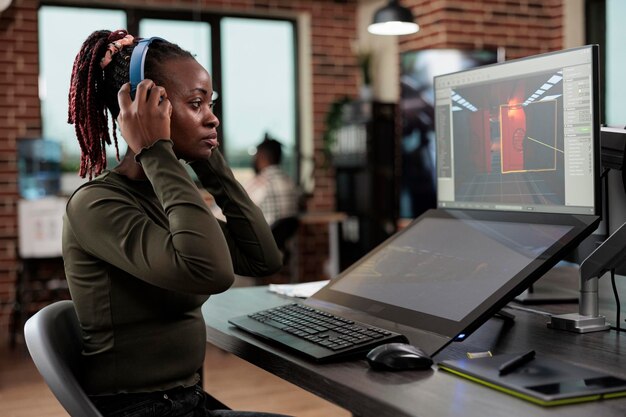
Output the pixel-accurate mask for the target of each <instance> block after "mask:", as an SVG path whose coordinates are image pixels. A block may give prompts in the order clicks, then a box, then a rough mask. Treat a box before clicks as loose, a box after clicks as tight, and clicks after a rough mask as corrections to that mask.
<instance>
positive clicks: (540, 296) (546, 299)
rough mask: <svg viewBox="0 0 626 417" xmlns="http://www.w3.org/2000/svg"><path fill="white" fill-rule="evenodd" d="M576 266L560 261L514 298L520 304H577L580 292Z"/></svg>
mask: <svg viewBox="0 0 626 417" xmlns="http://www.w3.org/2000/svg"><path fill="white" fill-rule="evenodd" d="M579 277H580V275H579V273H578V265H577V264H575V263H571V262H566V261H561V262H559V263H558V264H556V265H555V266H554V267H553V268H552V269H550V270H549V271H548V272H547V273H546V274H545V275H544V276H542V277H541V278H539V280H538V281H537V282H535V284H533V285H531V286H530V287H529V288H528V289H527V290H526V291H524V292H523V293H521V294H520V295H518V296H517V297H515V300H514V301H516V302H518V303H521V304H561V303H562V304H564V303H577V302H578V297H579V294H580V292H579V291H578V290H577V289H576V287H575V286H576V285H578V282H579V280H580V279H579Z"/></svg>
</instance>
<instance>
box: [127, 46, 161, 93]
mask: <svg viewBox="0 0 626 417" xmlns="http://www.w3.org/2000/svg"><path fill="white" fill-rule="evenodd" d="M157 40H158V41H164V42H167V41H166V40H165V39H163V38H159V37H158V36H153V37H151V38H146V39H142V40H140V41H139V42H138V43H137V46H135V49H133V53H132V55H131V56H130V68H129V73H130V74H129V75H130V77H129V78H130V98H131V99H133V100H134V99H135V93H136V92H137V84H139V83H140V82H141V80H143V79H144V65H145V62H146V54H147V53H148V47H149V46H150V44H151V43H152V42H153V41H157Z"/></svg>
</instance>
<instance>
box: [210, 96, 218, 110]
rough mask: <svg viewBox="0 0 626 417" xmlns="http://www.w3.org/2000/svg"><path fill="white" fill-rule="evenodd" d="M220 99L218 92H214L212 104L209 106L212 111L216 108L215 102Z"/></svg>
mask: <svg viewBox="0 0 626 417" xmlns="http://www.w3.org/2000/svg"><path fill="white" fill-rule="evenodd" d="M219 97H220V95H219V93H218V92H217V91H213V93H211V103H210V104H209V106H210V107H211V110H213V107H215V102H216V101H217V99H218V98H219Z"/></svg>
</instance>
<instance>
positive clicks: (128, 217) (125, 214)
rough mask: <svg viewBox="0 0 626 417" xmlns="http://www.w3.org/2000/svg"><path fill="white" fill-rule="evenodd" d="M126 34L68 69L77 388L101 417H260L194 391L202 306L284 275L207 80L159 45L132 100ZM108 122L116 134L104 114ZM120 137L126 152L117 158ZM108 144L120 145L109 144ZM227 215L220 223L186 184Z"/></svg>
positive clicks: (67, 243) (131, 42)
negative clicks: (237, 282)
mask: <svg viewBox="0 0 626 417" xmlns="http://www.w3.org/2000/svg"><path fill="white" fill-rule="evenodd" d="M136 45H137V40H136V39H134V38H133V37H132V36H130V35H129V34H128V33H127V32H126V31H115V32H110V31H104V30H102V31H96V32H94V33H92V34H91V35H90V36H89V37H88V38H87V39H86V41H85V42H84V43H83V45H82V48H81V49H80V51H79V53H78V55H77V56H76V60H75V62H74V67H73V70H72V78H71V83H70V84H71V87H70V93H69V122H70V123H73V124H74V125H75V128H76V136H77V138H78V142H79V143H80V147H81V165H80V172H79V174H80V175H81V176H83V177H85V176H87V175H88V176H89V179H90V181H89V182H87V183H86V184H84V185H83V186H81V187H80V188H79V189H78V190H76V191H75V192H74V194H73V195H72V196H71V198H70V199H69V202H68V204H67V211H66V215H65V218H64V229H63V257H64V262H65V270H66V275H67V280H68V283H69V286H70V291H71V295H72V299H73V301H74V305H75V308H76V312H77V314H78V318H79V321H80V324H81V328H82V331H83V344H84V348H83V358H84V366H83V369H84V375H83V377H82V385H83V387H84V389H85V390H86V392H87V393H88V394H89V395H90V397H91V399H92V400H93V402H94V403H95V404H96V406H97V407H98V408H99V409H100V410H101V412H102V414H103V415H105V416H122V415H123V416H189V417H191V416H231V417H232V416H257V415H258V416H261V415H268V414H263V413H251V412H237V411H231V410H219V411H216V410H211V409H210V408H211V406H210V405H209V400H210V398H211V397H210V396H208V394H206V393H205V392H204V391H203V390H202V388H201V386H200V377H199V374H198V370H199V369H201V368H202V365H203V361H204V352H205V346H206V339H205V325H204V321H203V318H202V314H201V310H200V308H201V306H202V304H203V303H204V302H205V301H206V300H207V299H208V298H209V296H210V295H211V294H217V293H220V292H222V291H225V290H226V289H227V288H228V287H229V286H230V285H231V284H232V282H233V276H234V275H233V274H234V273H237V274H241V275H248V276H262V275H269V274H271V273H273V272H275V271H276V270H278V269H279V268H280V266H281V259H280V252H279V251H278V249H277V247H276V244H275V242H274V239H273V237H272V233H271V231H270V229H269V227H268V225H267V223H266V222H265V221H264V219H263V214H262V213H261V211H260V210H259V209H258V207H256V206H255V205H254V204H253V203H252V202H251V201H250V199H249V198H248V196H247V194H246V193H245V191H244V190H243V188H242V187H241V185H240V184H239V183H238V182H237V181H236V180H235V179H234V177H233V175H232V172H231V170H230V169H229V168H228V166H227V165H226V163H225V161H224V159H223V157H222V155H221V154H220V152H219V150H218V149H217V148H218V145H219V143H218V139H217V127H218V126H219V120H218V119H217V117H216V116H215V114H213V111H212V109H213V87H212V81H211V77H210V75H209V74H208V72H207V71H206V70H205V69H204V68H203V67H202V66H201V65H200V64H198V63H197V62H196V60H195V59H194V58H193V56H192V55H191V54H189V53H188V52H186V51H184V50H182V49H181V48H180V47H178V46H177V45H175V44H172V43H169V42H167V41H163V40H154V41H153V42H152V43H151V46H150V48H149V49H148V51H147V55H146V59H145V79H144V80H143V81H141V82H140V83H139V84H138V87H137V90H136V96H135V98H134V100H133V99H131V94H130V86H129V83H128V79H129V61H130V56H131V53H132V51H133V49H134V48H135V46H136ZM108 113H110V114H111V119H112V120H111V131H112V132H113V133H112V135H111V134H110V133H109V132H110V131H109V118H108ZM117 127H119V129H120V132H121V136H122V137H123V139H124V140H125V141H126V142H127V144H128V150H127V152H126V154H125V156H124V157H123V158H122V159H121V161H120V162H119V164H118V165H117V166H116V167H115V168H113V169H111V170H108V169H107V166H106V147H107V145H112V144H113V145H114V146H115V149H116V153H117V154H118V160H119V151H117V148H118V137H117V135H116V133H115V131H116V128H117ZM111 136H112V138H111ZM179 160H183V161H185V162H186V163H188V164H189V165H190V167H191V168H192V169H193V170H194V171H195V173H196V174H197V176H198V179H199V180H200V182H201V184H202V186H203V187H204V188H206V190H207V191H209V192H210V193H211V194H212V195H213V196H214V198H215V201H216V202H217V204H218V205H219V206H220V207H221V209H222V211H223V213H224V216H225V217H226V222H218V221H217V220H216V219H215V217H213V215H212V214H211V212H210V210H209V209H208V207H207V206H206V204H205V202H204V200H203V199H202V197H201V195H200V193H199V191H198V189H197V187H196V185H195V183H194V182H193V181H192V179H191V178H190V176H189V174H188V173H187V171H186V169H185V168H184V166H183V165H182V164H181V163H180V161H179Z"/></svg>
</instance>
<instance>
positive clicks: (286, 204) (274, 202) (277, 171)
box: [244, 134, 298, 226]
mask: <svg viewBox="0 0 626 417" xmlns="http://www.w3.org/2000/svg"><path fill="white" fill-rule="evenodd" d="M281 160H282V145H281V143H280V142H278V141H277V140H275V139H272V138H270V137H269V135H267V134H266V135H265V138H264V139H263V141H262V142H261V143H260V144H259V145H257V148H256V154H255V155H254V157H253V160H252V164H253V168H254V172H255V174H256V175H255V176H254V178H252V179H251V180H250V181H248V182H247V183H246V184H245V185H244V188H245V189H246V191H247V192H248V195H249V196H250V199H251V200H252V201H253V202H254V203H255V204H256V205H257V206H259V208H260V209H261V211H262V212H263V216H265V220H266V221H267V223H268V224H269V225H270V226H271V225H272V224H274V222H275V221H276V220H279V219H283V218H286V217H292V216H295V215H297V214H298V189H297V187H296V185H295V184H294V182H293V181H292V180H291V178H290V177H289V176H288V175H287V174H286V173H285V172H284V171H283V170H282V169H281V168H280V162H281Z"/></svg>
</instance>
